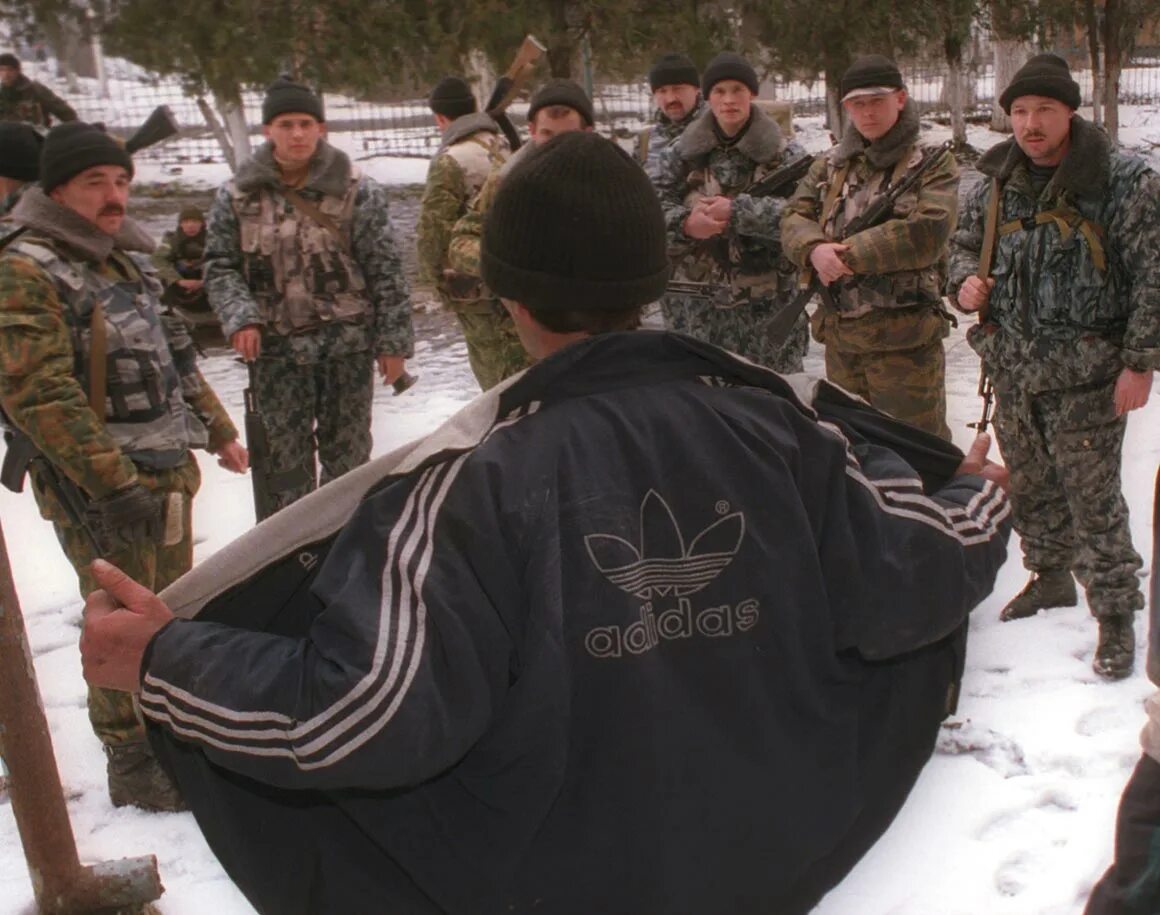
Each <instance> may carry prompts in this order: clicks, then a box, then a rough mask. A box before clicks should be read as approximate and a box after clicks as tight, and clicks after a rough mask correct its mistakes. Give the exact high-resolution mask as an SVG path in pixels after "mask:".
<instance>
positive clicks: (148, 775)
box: [105, 741, 189, 811]
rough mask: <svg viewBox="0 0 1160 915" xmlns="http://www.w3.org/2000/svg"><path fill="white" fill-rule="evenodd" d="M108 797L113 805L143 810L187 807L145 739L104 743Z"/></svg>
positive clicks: (175, 809)
mask: <svg viewBox="0 0 1160 915" xmlns="http://www.w3.org/2000/svg"><path fill="white" fill-rule="evenodd" d="M105 756H106V757H107V759H108V761H107V764H106V769H107V771H108V775H109V799H110V800H111V801H112V802H113V806H114V807H125V806H128V805H131V806H133V807H140V808H141V809H142V810H154V811H177V810H188V809H189V808H188V807H186V806H185V802H184V801H183V800H182V799H181V795H180V794H179V793H178V791H177V786H176V785H175V784H173V780H172V779H170V777H169V775H168V774H166V772H165V770H164V769H162V768H161V763H159V762H158V761H157V757H156V756H154V755H153V752H152V751H151V750H150V749H149V744H147V743H145V742H144V741H138V742H135V743H124V744H118V745H116V746H108V747H105Z"/></svg>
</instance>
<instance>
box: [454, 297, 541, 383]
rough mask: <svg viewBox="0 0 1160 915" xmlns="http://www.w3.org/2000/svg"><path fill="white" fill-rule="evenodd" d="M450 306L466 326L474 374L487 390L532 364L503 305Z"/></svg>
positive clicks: (470, 361) (462, 326)
mask: <svg viewBox="0 0 1160 915" xmlns="http://www.w3.org/2000/svg"><path fill="white" fill-rule="evenodd" d="M451 307H452V309H453V310H454V311H455V317H456V318H458V319H459V326H460V327H461V328H462V329H463V339H464V340H465V341H466V343H467V361H468V363H469V364H470V365H471V371H472V374H474V375H475V380H476V381H478V382H479V386H480V388H482V389H483V390H484V391H486V390H488V389H489V388H494V387H495V386H496V385H497V384H499V383H500V382H501V381H503V380H504V379H505V378H510V377H511V376H512V375H514V374H515V373H516V372H520V371H523V370H524V369H526V368H527V367H528V366H529V365H531V364H532V357H531V356H529V355H528V353H527V350H525V349H524V345H523V344H522V343H520V338H519V336H518V335H517V334H516V326H515V324H514V323H513V322H512V319H511V316H510V315H508V313H507V312H506V311H505V310H504V307H503V305H501V304H499V303H498V302H495V301H492V302H490V303H489V307H486V308H485V307H483V306H481V305H476V306H473V307H470V308H455V306H451Z"/></svg>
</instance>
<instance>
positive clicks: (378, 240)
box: [205, 77, 413, 508]
mask: <svg viewBox="0 0 1160 915" xmlns="http://www.w3.org/2000/svg"><path fill="white" fill-rule="evenodd" d="M262 117H263V122H264V126H263V128H262V129H263V132H264V134H265V136H266V139H267V141H268V142H267V143H266V144H265V145H264V146H262V147H261V148H260V149H259V150H258V151H257V153H255V155H254V157H253V158H252V159H249V160H247V161H246V162H243V163H242V165H241V167H240V168H239V169H238V172H237V174H236V175H235V176H234V178H233V180H231V181H229V182H227V183H226V184H225V185H224V186H223V187H222V188H221V190H219V191H218V194H217V197H216V198H215V200H214V202H213V206H212V208H211V209H210V214H209V230H208V235H207V239H206V252H205V285H206V289H207V290H208V292H209V301H210V304H211V305H212V306H213V308H214V311H216V312H217V315H218V318H219V319H220V320H221V323H222V329H223V331H224V332H225V334H226V337H227V338H228V339H229V341H230V345H231V346H233V348H234V349H235V350H236V351H237V352H238V354H239V355H240V356H241V357H242V358H243V359H245V360H247V361H256V362H257V379H256V386H257V394H258V400H259V403H260V405H261V408H262V412H263V415H264V416H265V419H266V425H267V433H268V438H269V444H270V454H269V459H270V460H269V463H270V467H269V468H266V469H267V470H268V471H269V472H270V473H271V475H272V478H275V479H276V478H277V477H279V476H282V477H283V479H285V478H286V477H287V476H289V477H291V478H292V477H293V476H294V474H295V472H296V471H305V472H304V473H300V474H299V475H300V476H302V477H303V478H304V480H305V482H303V483H302V484H300V485H296V486H288V487H283V488H281V489H277V490H276V491H275V492H274V499H273V501H274V503H275V506H276V508H283V507H285V506H286V505H289V504H290V503H291V502H293V501H294V500H296V499H299V498H301V497H302V496H304V495H306V493H308V492H310V491H311V490H312V489H314V488H315V485H316V484H315V476H316V468H315V450H316V443H317V457H318V464H320V465H321V472H320V474H319V476H320V482H321V483H326V482H328V481H330V480H332V479H334V478H336V477H338V476H341V475H342V474H344V473H346V472H347V471H348V470H351V469H353V468H355V467H357V466H359V465H360V464H362V463H364V462H365V461H366V460H367V459H368V458H369V457H370V453H371V401H372V395H373V383H374V379H373V371H374V364H375V363H376V362H377V364H378V369H379V372H380V374H381V375H382V377H383V380H384V381H385V382H386V383H387V384H390V383H392V382H394V381H395V380H396V379H398V378H399V377H400V376H401V375H402V373H403V369H404V359H406V358H407V357H408V356H410V355H411V351H412V345H413V330H412V326H411V300H410V293H409V291H408V289H407V283H406V280H405V279H404V277H403V269H402V265H401V264H400V262H399V255H398V251H397V249H396V247H395V240H394V235H393V232H392V230H391V226H390V223H389V221H388V218H387V196H386V193H385V192H384V191H383V189H382V187H381V186H380V185H378V184H377V183H376V182H375V181H374V180H372V179H371V178H370V177H368V176H366V175H364V174H362V172H361V171H360V170H359V169H358V168H357V167H355V166H354V165H352V163H351V161H350V159H349V158H348V157H347V156H346V154H345V153H343V152H341V151H340V150H338V149H335V148H334V147H333V146H331V145H330V144H329V143H327V142H326V139H325V133H326V125H325V121H324V119H323V112H322V102H321V100H320V99H319V98H318V96H317V95H315V94H314V93H313V92H312V91H310V90H309V89H308V88H306V87H305V86H301V85H298V84H297V83H294V82H291V81H290V80H289V79H286V78H284V77H283V78H280V79H278V80H276V81H275V82H274V83H273V84H272V85H271V86H270V88H269V90H268V91H267V93H266V98H265V101H264V103H263V106H262Z"/></svg>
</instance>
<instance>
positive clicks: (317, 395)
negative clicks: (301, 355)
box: [257, 336, 374, 510]
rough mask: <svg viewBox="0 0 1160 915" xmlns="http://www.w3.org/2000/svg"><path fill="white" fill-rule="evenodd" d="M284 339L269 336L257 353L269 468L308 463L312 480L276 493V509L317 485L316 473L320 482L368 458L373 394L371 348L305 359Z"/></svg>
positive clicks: (291, 467) (279, 470) (290, 467)
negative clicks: (315, 483) (292, 351)
mask: <svg viewBox="0 0 1160 915" xmlns="http://www.w3.org/2000/svg"><path fill="white" fill-rule="evenodd" d="M282 343H284V341H283V340H280V339H279V338H277V337H273V336H268V337H267V339H266V340H264V341H263V348H262V355H261V357H260V358H259V359H258V372H257V390H258V402H259V403H260V404H261V407H262V413H263V415H264V417H265V420H266V433H267V437H268V440H269V444H270V464H271V466H270V468H269V469H270V470H271V471H272V472H273V473H275V474H279V473H284V472H286V471H292V470H294V469H295V468H297V467H306V468H308V472H309V477H310V480H311V482H310V483H307V484H306V485H304V486H301V487H299V488H297V489H291V490H283V491H281V492H278V493H276V494H275V496H274V505H275V510H278V509H282V508H285V507H286V506H287V505H289V504H291V503H292V502H294V501H296V500H298V499H300V498H302V497H303V496H304V495H306V494H307V493H308V492H310V491H312V490H313V489H315V488H317V487H316V485H314V483H313V481H314V479H315V478H316V476H317V477H318V479H319V484H318V485H322V484H326V483H329V482H330V481H331V480H333V479H335V478H336V477H340V476H342V475H343V474H344V473H346V472H347V471H349V470H353V469H354V468H355V467H358V466H359V465H360V464H365V463H366V462H367V460H369V459H370V455H371V403H372V399H373V396H374V371H373V369H374V359H373V357H372V356H371V354H370V353H369V352H363V353H354V354H349V355H346V356H344V357H343V358H341V359H339V358H330V359H328V358H321V359H319V360H318V361H316V362H305V363H303V362H298V361H296V360H295V359H294V358H293V355H292V353H290V352H289V351H288V350H287V348H286V347H284V346H281V345H280V344H282ZM316 450H317V453H318V464H319V465H321V467H320V472H319V469H318V468H316V467H315V451H316Z"/></svg>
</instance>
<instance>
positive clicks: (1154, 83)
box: [26, 55, 1160, 165]
mask: <svg viewBox="0 0 1160 915" xmlns="http://www.w3.org/2000/svg"><path fill="white" fill-rule="evenodd" d="M26 69H27V70H28V71H29V73H30V75H32V77H33V78H34V79H40V80H41V81H43V82H45V83H47V84H48V85H50V86H51V87H52V88H53V89H54V90H55V91H57V92H59V93H60V94H61V95H63V96H64V97H66V98H67V99H68V100H69V101H70V103H72V104H73V106H74V107H75V108H76V109H77V111H78V112H79V114H80V116H81V117H82V118H84V119H86V120H90V121H103V122H104V123H106V124H108V125H109V126H112V127H116V128H118V129H120V130H128V129H131V128H133V127H134V126H136V125H138V124H140V123H142V122H143V121H144V120H145V118H146V117H147V116H148V114H149V112H151V111H152V110H153V109H154V108H155V107H156V106H157V105H160V104H168V105H169V106H170V107H171V108H172V109H173V111H174V114H175V115H176V116H177V119H178V121H179V123H180V124H181V125H182V132H181V136H180V137H179V138H178V139H175V140H172V141H170V142H168V143H165V144H163V145H161V146H160V147H158V148H157V149H154V150H147V151H144V152H143V153H142V154H141V155H142V156H146V157H149V158H152V159H154V160H156V161H160V162H161V163H163V164H166V165H180V164H183V163H192V162H220V161H222V158H223V157H222V152H221V149H220V148H219V147H218V144H217V142H216V141H215V140H214V138H213V136H212V135H211V133H210V131H209V129H208V127H207V126H206V124H205V122H204V120H203V118H202V115H201V112H200V110H199V109H198V106H197V104H196V100H195V99H193V98H191V97H189V96H187V95H186V94H185V93H184V92H183V91H182V88H181V86H180V84H179V83H177V82H176V81H174V80H158V79H147V78H143V77H141V76H140V75H137V76H133V75H131V72H125V73H123V75H121V76H120V77H119V78H114V79H109V80H108V97H107V98H102V97H101V96H100V95H99V93H98V91H97V86H96V82H95V81H94V80H80V81H79V82H80V86H79V87H78V91H72V92H70V91H68V90H67V89H66V88H65V87H64V86H62V85H61V84H60V83H59V82H58V81H57V80H55V79H54V78H53V76H52V74H51V73H49V72H48V71H47V69H46V68H43V67H42V68H41V72H39V73H38V72H36V67H35V65H34V66H33V67H31V68H30V67H26ZM902 69H903V75H904V77H905V79H906V82H907V86H908V88H909V90H910V94H911V96H912V98H914V99H915V101H916V102H917V103H918V104H919V106H920V107H921V108H922V109H924V110H927V111H934V112H937V111H945V110H946V108H947V105H946V100H945V98H944V88H943V87H944V83H945V79H946V69H945V67H942V66H938V65H913V66H903V68H902ZM1073 73H1074V75H1075V78H1076V80H1077V81H1078V82H1079V84H1080V88H1081V90H1082V92H1083V94H1084V103H1085V104H1090V100H1091V72H1090V71H1089V70H1084V69H1076V70H1074V71H1073ZM965 76H966V80H965V81H966V84H967V86H968V100H967V107H968V110H970V111H975V112H978V113H982V112H984V111H986V110H989V107H990V104H991V99H992V97H993V95H994V78H993V75H992V72H991V66H990V64H984V65H968V67H967V68H966V73H965ZM761 94H762V96H763V97H766V98H777V99H783V100H788V101H790V102H792V103H793V108H794V114H795V116H808V115H813V114H819V113H821V112H823V111H824V109H825V83H824V80H822V78H821V77H820V76H819V77H818V78H816V79H814V80H812V81H809V80H780V79H776V80H769V81H767V82H766V83H765V84H764V85H763V87H762V93H761ZM595 96H596V97H595V100H594V101H595V107H596V112H597V120H598V126H599V129H601V130H602V131H603V132H606V133H609V134H612V135H617V136H628V135H631V134H632V133H635V132H636V131H637V130H639V129H640V127H641V125H642V124H643V123H645V122H646V121H647V120H648V119H649V117H650V116H651V111H652V98H651V95H650V93H649V90H648V85H647V84H646V83H645V82H644V81H641V82H639V83H619V84H609V85H600V86H598V87H597V89H596V92H595ZM243 101H244V104H245V108H246V116H247V121H248V123H250V124H251V125H258V124H260V122H261V115H260V111H261V95H260V93H255V92H251V93H246V94H245V96H244V98H243ZM325 102H326V111H327V122H328V126H329V129H330V130H331V131H332V132H336V133H341V134H343V135H344V140H345V143H344V146H345V147H346V148H347V149H349V150H352V151H353V152H354V154H355V156H356V157H360V156H361V157H367V158H370V157H374V156H416V157H424V158H425V157H428V156H430V155H431V154H432V153H433V152H434V151H435V149H436V148H437V147H438V145H439V134H438V132H437V130H436V128H435V125H434V123H433V121H432V119H431V114H430V112H429V110H428V109H427V106H426V103H425V102H424V101H423V100H422V99H416V100H410V101H401V102H393V103H372V102H365V101H361V100H358V99H354V98H350V97H348V96H342V95H327V96H326V99H325ZM1120 102H1121V104H1137V105H1140V104H1158V103H1160V55H1140V56H1138V57H1137V58H1136V59H1134V60H1133V61H1132V62H1131V64H1130V65H1129V66H1128V67H1126V68H1125V69H1124V72H1123V79H1122V83H1121V86H1120ZM526 111H527V104H526V102H523V103H517V104H515V105H513V106H512V108H511V113H512V116H513V120H514V121H515V122H516V124H517V125H522V124H523V122H524V114H525V113H526ZM254 130H255V133H257V126H255V127H254Z"/></svg>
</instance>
